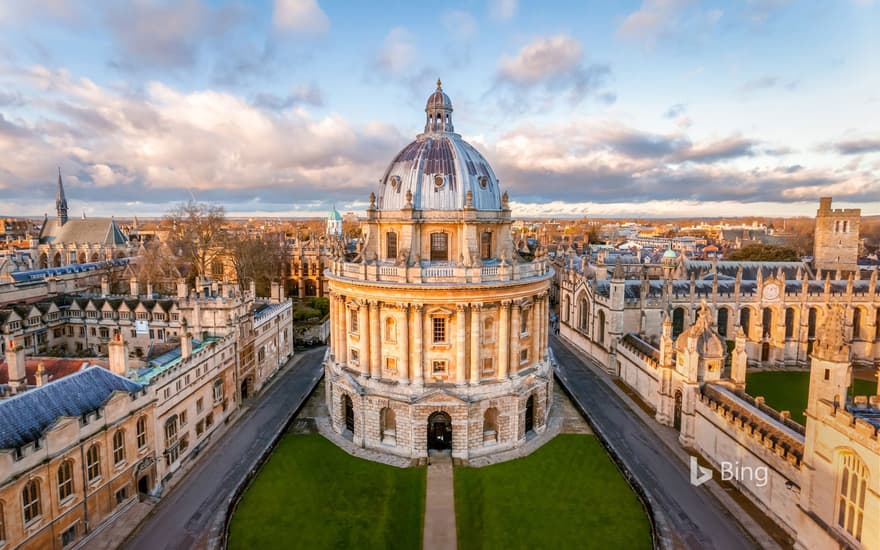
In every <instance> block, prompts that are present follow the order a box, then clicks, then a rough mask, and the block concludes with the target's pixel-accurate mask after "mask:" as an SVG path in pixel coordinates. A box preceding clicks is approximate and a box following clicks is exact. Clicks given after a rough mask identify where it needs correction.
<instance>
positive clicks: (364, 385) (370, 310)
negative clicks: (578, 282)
mask: <svg viewBox="0 0 880 550" xmlns="http://www.w3.org/2000/svg"><path fill="white" fill-rule="evenodd" d="M451 112H452V106H451V102H450V101H449V98H448V97H447V96H446V95H445V94H443V92H442V90H440V88H439V86H438V90H437V91H436V92H435V94H434V95H432V96H431V99H430V100H429V102H428V107H427V108H426V113H427V114H428V122H427V124H426V129H425V133H424V134H420V135H419V136H418V137H417V139H416V141H415V142H413V144H410V145H409V146H408V147H407V148H405V149H404V152H402V153H401V154H400V155H398V158H396V159H395V160H394V161H393V162H392V164H391V166H389V169H388V171H387V173H386V175H385V178H384V179H383V180H382V183H381V184H380V187H379V199H378V201H377V199H376V196H375V195H372V196H371V204H370V207H369V209H368V210H367V221H366V223H365V225H364V241H363V244H362V245H361V246H360V248H359V249H358V251H357V257H356V258H354V259H353V260H352V261H349V260H347V259H346V258H345V257H344V256H342V255H338V256H337V257H336V258H334V260H333V262H332V264H331V265H330V267H329V269H328V270H327V271H326V276H327V279H328V281H329V287H330V300H331V303H330V306H331V307H330V320H331V337H330V339H331V355H330V357H329V359H328V361H327V363H326V365H325V374H326V384H327V392H326V398H327V406H328V410H329V411H331V417H332V422H333V427H334V429H335V430H336V431H337V432H339V433H343V434H348V435H349V436H350V437H351V438H352V440H353V441H354V442H355V443H356V444H358V445H361V446H363V447H366V448H371V449H377V450H382V451H386V452H389V453H392V454H397V455H400V456H406V457H423V456H426V455H427V453H428V450H429V448H434V447H436V448H450V449H451V452H452V455H453V456H455V457H460V458H465V459H466V458H468V457H473V456H479V455H481V454H487V453H491V452H495V451H500V450H505V449H509V448H512V447H514V446H517V445H520V444H521V443H522V442H523V441H525V438H526V435H527V432H528V431H530V430H534V431H536V432H539V431H542V430H543V429H544V428H545V423H546V418H547V412H548V409H549V403H550V399H551V397H550V395H551V389H552V373H551V368H550V360H549V355H548V352H547V319H548V314H549V300H548V296H549V292H548V291H549V286H550V279H551V277H552V276H553V270H552V269H551V268H550V266H549V264H548V262H547V261H546V258H545V257H543V256H541V255H538V257H536V258H534V259H526V258H523V257H521V256H520V254H519V253H518V252H517V251H516V250H515V247H514V243H513V240H512V236H511V231H510V225H511V220H510V209H509V206H508V202H507V196H506V194H504V195H502V194H501V192H500V190H499V188H498V182H497V179H496V178H495V176H494V174H493V173H492V172H491V168H489V167H488V164H487V163H486V161H485V159H483V158H482V157H481V156H479V153H476V151H475V150H474V149H473V148H471V147H470V146H469V145H467V144H465V143H464V142H462V141H461V138H460V136H458V134H454V133H452V131H451V129H452V123H451ZM432 144H433V145H432ZM431 147H435V148H437V149H438V150H445V151H447V152H448V153H449V158H444V159H443V160H441V161H438V162H434V161H430V162H429V161H428V159H427V157H425V158H422V155H427V151H428V150H430V149H431ZM407 151H410V152H412V153H413V154H412V155H410V154H409V153H406V152H407ZM459 156H461V157H463V158H459ZM467 166H470V168H467ZM397 194H400V195H401V197H402V198H401V197H396V195H397ZM392 196H394V200H391V197H392ZM383 197H384V201H383ZM397 203H401V205H402V207H396V205H397ZM377 204H378V206H377ZM382 204H386V205H389V206H388V207H386V208H383V207H382ZM390 205H394V206H390ZM449 438H451V441H450V440H449Z"/></svg>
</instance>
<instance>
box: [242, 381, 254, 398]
mask: <svg viewBox="0 0 880 550" xmlns="http://www.w3.org/2000/svg"><path fill="white" fill-rule="evenodd" d="M253 391H254V379H253V378H251V377H250V376H248V377H247V378H245V379H244V380H242V381H241V398H242V400H244V399H247V398H248V397H250V396H251V394H252V393H253Z"/></svg>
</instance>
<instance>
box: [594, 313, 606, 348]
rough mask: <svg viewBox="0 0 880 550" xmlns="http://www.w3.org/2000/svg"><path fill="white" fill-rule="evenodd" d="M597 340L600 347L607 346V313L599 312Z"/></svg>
mask: <svg viewBox="0 0 880 550" xmlns="http://www.w3.org/2000/svg"><path fill="white" fill-rule="evenodd" d="M596 340H598V341H599V344H600V345H605V312H604V311H603V310H601V309H600V310H599V322H598V323H597V326H596Z"/></svg>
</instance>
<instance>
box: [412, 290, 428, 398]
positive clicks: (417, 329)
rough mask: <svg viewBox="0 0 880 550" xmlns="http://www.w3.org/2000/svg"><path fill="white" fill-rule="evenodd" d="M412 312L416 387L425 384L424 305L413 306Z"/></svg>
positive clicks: (413, 379)
mask: <svg viewBox="0 0 880 550" xmlns="http://www.w3.org/2000/svg"><path fill="white" fill-rule="evenodd" d="M412 312H413V330H412V335H413V350H412V352H413V353H412V382H413V385H415V386H421V385H422V384H424V382H425V379H424V375H423V374H422V337H423V336H424V328H422V304H413V306H412Z"/></svg>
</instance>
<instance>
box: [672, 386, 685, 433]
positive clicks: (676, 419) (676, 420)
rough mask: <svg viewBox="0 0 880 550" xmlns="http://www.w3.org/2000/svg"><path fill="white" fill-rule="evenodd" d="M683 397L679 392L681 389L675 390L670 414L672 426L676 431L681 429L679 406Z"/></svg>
mask: <svg viewBox="0 0 880 550" xmlns="http://www.w3.org/2000/svg"><path fill="white" fill-rule="evenodd" d="M683 399H684V397H683V396H682V394H681V390H678V391H676V392H675V410H674V412H673V414H672V427H674V428H675V429H676V431H679V432H680V431H681V407H682V401H683Z"/></svg>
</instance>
